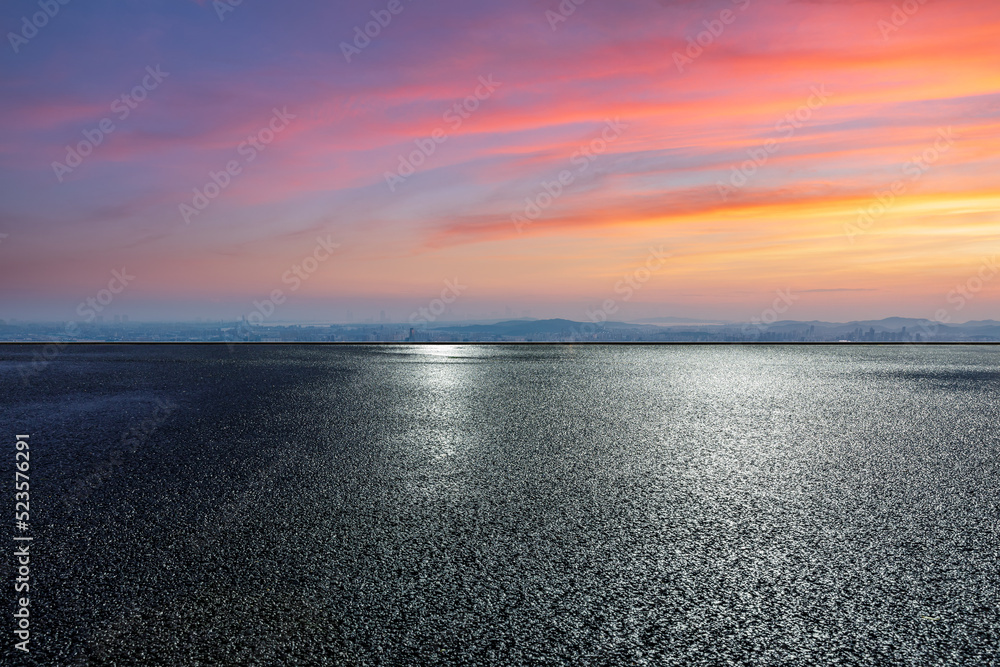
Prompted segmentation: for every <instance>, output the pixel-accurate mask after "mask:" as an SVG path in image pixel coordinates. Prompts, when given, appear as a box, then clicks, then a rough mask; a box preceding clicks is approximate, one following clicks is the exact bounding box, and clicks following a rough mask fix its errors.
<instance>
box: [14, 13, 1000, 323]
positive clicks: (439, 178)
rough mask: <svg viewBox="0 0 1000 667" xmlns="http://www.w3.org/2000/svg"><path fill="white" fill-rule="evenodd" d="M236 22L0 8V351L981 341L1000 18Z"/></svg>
mask: <svg viewBox="0 0 1000 667" xmlns="http://www.w3.org/2000/svg"><path fill="white" fill-rule="evenodd" d="M230 2H232V3H236V0H217V1H214V2H213V1H212V0H204V1H201V2H198V1H196V0H170V1H167V0H142V1H140V0H88V1H87V2H84V1H83V0H41V2H39V0H33V1H29V0H10V1H9V2H5V3H4V5H3V7H2V9H0V29H2V31H3V33H4V34H5V39H4V43H3V44H2V45H0V114H2V116H3V118H4V119H5V121H6V122H4V123H3V124H2V126H0V319H10V318H16V319H20V320H24V319H42V320H49V321H71V320H81V319H82V313H84V312H86V309H83V308H81V306H80V304H83V303H86V300H87V299H88V298H91V299H98V300H99V305H100V306H101V312H102V316H107V317H108V318H110V317H111V316H112V315H117V314H127V315H129V316H130V318H131V319H133V320H143V319H145V320H170V319H194V318H215V319H236V318H239V317H242V316H245V315H246V314H248V313H250V312H252V311H254V310H256V309H260V310H262V311H264V312H265V315H267V317H268V319H270V320H272V321H274V322H276V323H277V322H285V321H303V322H305V321H309V322H313V321H315V322H344V321H350V320H360V319H361V318H367V317H377V316H379V315H380V314H381V312H382V311H385V312H386V314H387V317H388V318H389V319H391V320H394V321H400V322H402V321H406V320H407V319H409V317H410V316H411V314H412V313H414V312H415V311H416V310H417V309H419V308H421V307H424V308H426V307H427V305H428V304H430V303H434V300H436V299H440V298H442V295H444V296H445V297H446V298H445V299H444V301H447V302H448V307H447V311H446V312H444V313H442V314H441V315H440V317H441V319H442V320H445V319H447V320H461V319H475V318H486V317H497V316H507V315H514V316H530V317H536V318H547V317H565V318H568V319H573V320H578V321H584V320H587V319H592V318H593V317H595V316H594V313H595V312H597V311H601V312H603V314H604V315H605V316H607V317H608V318H609V319H612V320H628V319H635V318H643V317H669V316H676V317H688V318H704V319H722V320H733V321H747V320H749V319H750V318H752V317H756V316H759V315H760V313H761V312H763V311H764V310H766V309H768V308H771V307H772V305H773V304H774V303H775V302H776V300H781V303H782V304H783V306H782V307H783V308H784V310H785V311H786V312H785V313H784V315H783V316H784V317H786V318H788V319H797V320H812V319H819V320H827V321H850V320H861V319H875V318H881V317H889V316H906V317H926V318H930V319H940V315H941V314H942V313H945V314H946V315H947V317H948V318H949V319H950V320H951V321H967V320H977V319H989V318H996V319H1000V279H994V278H995V277H997V276H1000V269H997V268H996V260H995V257H996V251H997V247H998V245H1000V186H998V174H1000V48H998V46H997V41H996V40H997V35H998V34H1000V3H997V2H995V0H948V2H945V1H944V0H923V1H921V0H906V1H905V2H902V1H900V2H887V1H883V0H718V1H715V0H705V1H695V0H616V1H615V2H611V1H610V0H582V1H581V0H563V1H562V2H559V1H558V0H508V1H506V2H503V3H499V2H498V3H477V2H468V1H467V0H465V1H457V0H455V1H453V0H440V1H432V0H375V1H354V2H341V1H324V2H319V1H306V0H286V1H284V2H281V3H277V2H264V1H263V0H243V1H242V2H239V3H238V4H230ZM577 3H579V4H577ZM46 10H47V11H48V14H45V11H46ZM272 299H273V301H272ZM268 302H270V305H269V304H268ZM270 306H273V308H271V307H270Z"/></svg>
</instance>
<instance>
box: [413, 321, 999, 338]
mask: <svg viewBox="0 0 1000 667" xmlns="http://www.w3.org/2000/svg"><path fill="white" fill-rule="evenodd" d="M430 331H434V332H437V333H439V334H450V335H452V336H456V337H460V338H461V339H463V340H464V339H466V338H467V339H468V340H470V341H474V340H485V341H489V340H513V341H517V340H524V341H636V342H642V341H648V342H657V341H671V342H684V341H692V342H695V341H700V342H743V341H745V342H754V341H764V342H769V341H773V342H838V341H847V342H874V343H882V342H885V343H890V342H901V343H904V342H905V343H912V342H948V341H952V342H1000V322H998V321H995V320H980V321H975V322H966V323H963V324H942V323H940V322H934V321H933V320H927V319H915V318H906V317H889V318H886V319H882V320H860V321H854V322H822V321H818V320H814V321H811V322H800V321H795V320H781V321H777V322H773V323H770V324H764V323H742V322H738V323H733V322H718V321H716V322H704V321H699V320H693V319H686V318H678V317H658V318H646V319H642V320H636V321H634V322H575V321H572V320H565V319H550V320H509V321H504V322H496V323H493V324H473V325H448V326H440V327H432V328H431V329H430Z"/></svg>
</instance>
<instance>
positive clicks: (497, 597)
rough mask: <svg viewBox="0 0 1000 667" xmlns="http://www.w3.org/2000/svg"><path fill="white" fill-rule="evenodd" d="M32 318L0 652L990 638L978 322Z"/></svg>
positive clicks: (838, 661)
mask: <svg viewBox="0 0 1000 667" xmlns="http://www.w3.org/2000/svg"><path fill="white" fill-rule="evenodd" d="M39 350H40V348H36V347H23V346H0V386H2V396H3V400H2V403H0V415H2V420H0V423H2V424H4V430H5V431H6V435H4V436H2V437H3V439H4V440H6V442H7V443H8V444H7V445H6V446H5V447H4V451H6V452H7V453H6V454H5V455H4V456H5V458H6V460H7V461H9V463H5V464H4V465H5V470H9V471H11V472H10V473H9V474H10V477H11V478H12V477H13V472H12V471H13V452H14V448H13V445H14V434H15V433H29V434H30V435H31V479H32V485H31V493H32V496H31V499H32V500H31V518H32V529H31V530H32V535H33V536H34V542H33V544H32V560H31V569H32V587H31V600H32V602H31V613H32V626H31V627H32V630H33V632H32V642H31V646H32V651H31V655H30V658H29V659H28V660H24V656H21V655H19V654H15V652H14V651H13V649H12V644H13V640H12V639H11V635H10V632H9V630H8V631H6V632H5V633H4V636H6V637H7V640H5V645H4V647H3V651H4V654H3V655H6V656H7V657H8V658H10V662H5V663H4V664H38V665H84V664H107V665H229V664H232V665H326V664H329V665H341V664H343V665H418V664H420V665H424V664H427V665H706V666H707V665H713V666H714V665H921V666H936V665H976V666H980V665H997V664H1000V659H998V657H997V656H998V654H1000V609H998V604H1000V568H998V566H1000V510H998V497H1000V429H998V425H1000V400H998V399H1000V383H998V380H1000V347H998V348H993V347H985V348H984V347H977V348H968V347H960V346H956V347H916V346H911V347H864V346H841V347H780V346H776V347H652V346H651V347H613V346H608V347H603V346H601V347H596V346H595V347H590V346H543V347H527V346H525V347H487V346H472V345H465V346H453V347H446V346H433V347H431V346H426V347H420V346H402V345H401V346H398V347H318V346H317V347H307V346H300V347H295V346H287V347H286V346H246V347H235V348H234V349H229V348H227V347H226V346H125V345H121V346H80V347H75V346H71V347H68V348H66V349H65V350H62V351H61V352H60V353H59V354H58V355H57V356H56V357H55V358H53V359H52V360H51V361H50V362H49V363H48V364H47V365H46V366H45V367H42V368H39V367H38V366H37V365H36V366H35V367H34V368H35V370H36V371H37V372H34V373H33V374H29V375H28V376H25V375H24V373H25V371H26V369H30V368H32V358H33V356H34V355H35V354H36V353H37V352H39ZM4 486H5V487H6V488H8V489H11V487H10V486H8V482H5V483H4ZM6 498H7V501H6V502H8V504H9V505H10V507H9V510H10V511H11V513H13V510H14V507H13V504H14V500H13V494H12V493H8V494H6ZM8 539H9V538H8ZM3 551H4V552H9V551H10V550H9V549H8V548H4V549H3ZM2 567H3V568H4V572H5V573H6V574H7V577H8V581H10V579H11V578H12V577H13V568H14V564H13V558H12V557H4V558H3V563H2ZM5 588H6V590H7V591H8V593H7V595H6V599H5V604H7V605H8V607H7V608H9V609H11V610H12V609H13V604H14V593H13V592H12V590H11V588H10V587H5ZM8 619H10V616H8ZM7 625H8V627H10V626H11V622H10V620H8V622H7Z"/></svg>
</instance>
